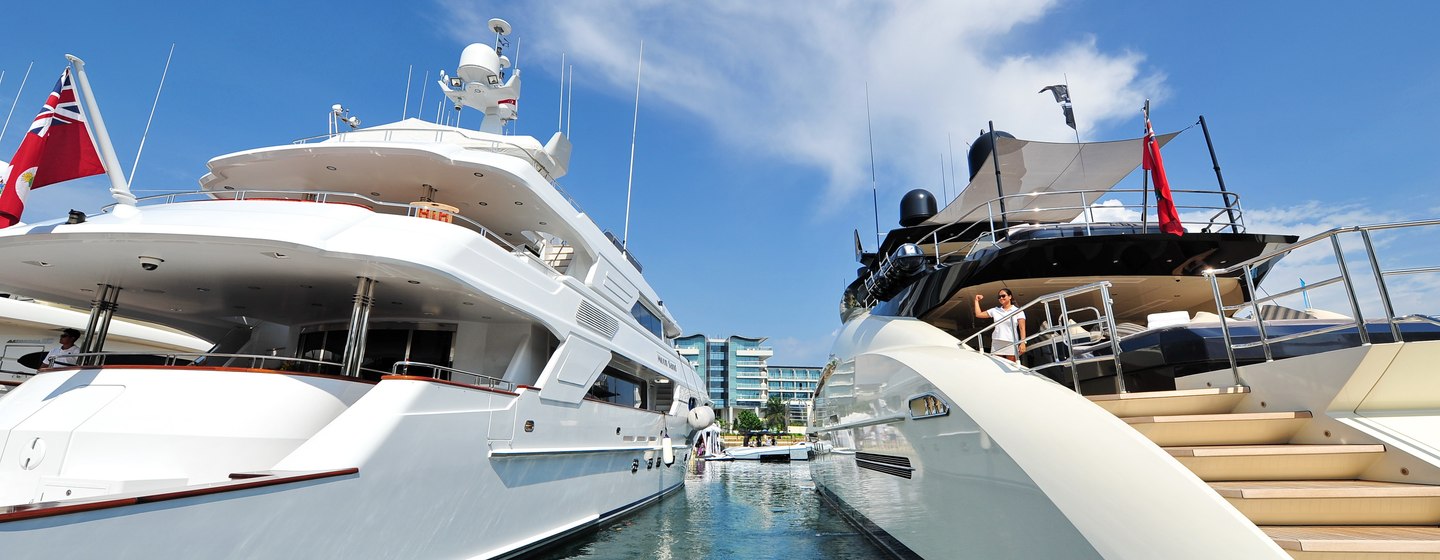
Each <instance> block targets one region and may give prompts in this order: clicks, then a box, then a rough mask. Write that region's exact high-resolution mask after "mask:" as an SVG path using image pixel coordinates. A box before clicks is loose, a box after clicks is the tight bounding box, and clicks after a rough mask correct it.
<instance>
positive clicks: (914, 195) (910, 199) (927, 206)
mask: <svg viewBox="0 0 1440 560" xmlns="http://www.w3.org/2000/svg"><path fill="white" fill-rule="evenodd" d="M935 212H936V209H935V195H933V194H930V191H927V190H925V189H915V190H913V191H910V192H908V193H905V197H904V198H901V199H900V225H901V226H904V227H910V226H918V225H920V224H921V223H922V222H924V221H925V220H928V219H930V217H931V216H934V215H935Z"/></svg>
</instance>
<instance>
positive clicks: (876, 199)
mask: <svg viewBox="0 0 1440 560" xmlns="http://www.w3.org/2000/svg"><path fill="white" fill-rule="evenodd" d="M865 133H866V134H867V135H869V137H870V203H871V205H872V206H873V207H874V208H875V252H877V253H878V252H880V244H881V243H882V242H883V241H884V240H883V239H881V238H880V189H879V187H877V186H876V185H875V131H874V130H873V129H871V127H870V82H865Z"/></svg>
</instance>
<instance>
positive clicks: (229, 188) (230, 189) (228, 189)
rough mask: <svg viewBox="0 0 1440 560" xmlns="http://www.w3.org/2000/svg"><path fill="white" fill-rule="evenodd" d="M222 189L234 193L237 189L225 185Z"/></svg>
mask: <svg viewBox="0 0 1440 560" xmlns="http://www.w3.org/2000/svg"><path fill="white" fill-rule="evenodd" d="M221 188H223V189H225V190H227V191H233V190H235V187H232V186H230V185H225V186H224V187H221Z"/></svg>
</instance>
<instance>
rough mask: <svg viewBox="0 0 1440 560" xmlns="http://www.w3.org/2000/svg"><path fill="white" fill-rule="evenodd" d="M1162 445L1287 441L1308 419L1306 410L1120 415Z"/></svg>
mask: <svg viewBox="0 0 1440 560" xmlns="http://www.w3.org/2000/svg"><path fill="white" fill-rule="evenodd" d="M1123 420H1124V421H1125V422H1126V423H1127V424H1130V426H1131V427H1133V428H1135V429H1136V430H1137V431H1139V432H1140V433H1141V434H1144V435H1145V437H1147V438H1150V441H1153V442H1155V443H1156V444H1157V445H1160V446H1162V447H1170V446H1179V445H1187V446H1194V445H1262V444H1278V443H1285V442H1287V441H1290V438H1291V437H1294V435H1295V432H1297V431H1299V430H1300V428H1301V427H1302V426H1304V425H1305V423H1306V422H1308V421H1309V420H1310V413H1309V412H1307V411H1294V412H1245V413H1233V414H1186V415H1176V416H1137V417H1133V418H1123Z"/></svg>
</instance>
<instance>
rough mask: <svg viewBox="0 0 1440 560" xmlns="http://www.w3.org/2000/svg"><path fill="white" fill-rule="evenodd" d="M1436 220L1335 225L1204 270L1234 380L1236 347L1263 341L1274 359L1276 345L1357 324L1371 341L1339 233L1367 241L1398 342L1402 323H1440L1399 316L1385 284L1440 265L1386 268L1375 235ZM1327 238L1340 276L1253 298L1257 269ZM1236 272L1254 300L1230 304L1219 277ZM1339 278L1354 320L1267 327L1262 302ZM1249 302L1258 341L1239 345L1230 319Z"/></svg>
mask: <svg viewBox="0 0 1440 560" xmlns="http://www.w3.org/2000/svg"><path fill="white" fill-rule="evenodd" d="M1436 225H1440V220H1418V221H1408V222H1390V223H1383V224H1373V225H1364V226H1350V227H1339V228H1333V229H1330V230H1328V231H1325V232H1322V233H1319V234H1316V235H1313V236H1311V237H1307V238H1305V239H1302V240H1300V241H1297V242H1295V243H1292V244H1289V245H1286V246H1284V247H1281V248H1278V249H1275V250H1272V251H1267V252H1265V253H1262V254H1260V255H1258V256H1256V257H1254V258H1251V259H1249V260H1246V261H1244V262H1240V263H1236V264H1234V265H1231V266H1229V267H1227V268H1222V269H1218V270H1207V271H1205V274H1207V275H1208V276H1209V277H1210V289H1211V293H1212V296H1213V297H1214V299H1215V309H1216V311H1217V312H1218V314H1219V315H1220V332H1221V334H1222V335H1223V336H1224V338H1225V354H1226V358H1227V359H1228V360H1229V362H1230V371H1231V373H1232V374H1233V375H1234V377H1235V384H1236V385H1241V384H1243V383H1242V380H1241V378H1240V367H1239V364H1238V363H1237V361H1236V359H1235V351H1236V350H1240V349H1245V348H1254V347H1255V346H1260V347H1261V348H1262V349H1263V351H1264V355H1265V361H1267V362H1270V361H1274V360H1275V356H1274V353H1273V351H1272V349H1271V345H1272V344H1277V343H1280V342H1286V341H1290V340H1296V339H1301V338H1306V337H1311V336H1317V335H1321V334H1326V333H1331V332H1335V331H1341V330H1348V329H1352V328H1353V329H1355V331H1356V334H1357V335H1358V337H1359V340H1360V344H1361V345H1367V344H1370V333H1369V332H1368V330H1367V329H1366V327H1365V317H1364V315H1363V314H1362V313H1361V310H1360V297H1359V294H1357V292H1356V289H1355V281H1354V279H1353V278H1352V276H1351V274H1350V269H1349V266H1348V265H1347V264H1346V262H1345V254H1344V250H1343V249H1342V248H1341V247H1340V236H1341V235H1343V234H1351V233H1355V234H1359V236H1360V239H1361V241H1362V242H1363V247H1364V253H1365V256H1366V258H1367V260H1368V261H1369V262H1368V264H1369V266H1370V271H1371V273H1372V274H1373V275H1374V277H1375V290H1376V293H1375V294H1374V295H1376V296H1377V297H1378V299H1379V301H1380V305H1381V308H1382V309H1383V310H1384V313H1385V324H1386V326H1387V327H1388V328H1389V329H1390V335H1391V337H1393V340H1394V341H1395V342H1404V337H1403V336H1402V335H1401V333H1400V323H1413V322H1427V323H1431V324H1440V322H1437V321H1436V320H1435V319H1434V318H1431V317H1426V316H1422V315H1407V316H1404V317H1397V316H1396V315H1395V307H1394V305H1393V304H1392V302H1391V299H1390V290H1389V287H1388V284H1387V283H1386V279H1387V278H1391V277H1395V276H1405V275H1411V274H1427V273H1436V272H1440V266H1422V267H1412V268H1397V269H1392V270H1385V269H1383V268H1381V266H1380V260H1379V256H1378V255H1377V254H1376V252H1375V244H1374V242H1373V241H1372V240H1371V238H1370V232H1373V231H1387V230H1410V231H1413V230H1415V229H1419V228H1424V227H1429V226H1436ZM1325 241H1329V242H1330V247H1331V250H1332V251H1333V253H1334V259H1335V266H1336V268H1337V269H1338V270H1339V273H1338V275H1336V276H1334V277H1330V278H1326V279H1324V280H1320V281H1318V282H1311V283H1306V284H1304V285H1302V286H1300V287H1298V288H1295V289H1291V290H1286V291H1283V292H1279V293H1276V294H1271V295H1267V296H1265V297H1254V296H1255V294H1256V291H1255V284H1254V280H1253V278H1254V274H1253V273H1254V271H1255V269H1256V268H1258V267H1264V266H1270V265H1271V263H1272V262H1273V261H1276V260H1278V259H1280V258H1281V257H1284V256H1285V255H1289V254H1290V253H1293V252H1295V251H1296V250H1299V249H1302V248H1304V247H1308V246H1310V245H1315V244H1318V243H1323V242H1325ZM1237 271H1238V272H1240V274H1239V276H1240V277H1241V278H1244V280H1245V287H1246V289H1247V291H1248V293H1249V294H1251V298H1250V300H1249V301H1244V302H1241V303H1238V304H1235V305H1225V303H1224V301H1223V300H1222V299H1221V297H1220V283H1219V278H1220V277H1221V276H1230V275H1232V274H1234V273H1235V272H1237ZM1335 283H1339V284H1341V286H1342V287H1343V289H1344V290H1345V296H1346V299H1347V301H1348V302H1349V305H1350V311H1351V313H1352V316H1351V320H1350V321H1349V322H1346V323H1340V324H1336V325H1330V326H1326V327H1319V328H1315V329H1310V330H1306V331H1301V332H1296V333H1291V334H1287V335H1284V336H1278V337H1274V338H1272V337H1270V336H1269V335H1268V333H1267V332H1266V330H1265V318H1264V317H1263V316H1262V315H1261V313H1260V306H1261V304H1264V303H1269V302H1272V301H1275V300H1278V299H1280V298H1283V297H1286V296H1292V295H1295V294H1299V293H1302V292H1305V291H1308V290H1314V289H1316V288H1320V287H1324V286H1329V285H1332V284H1335ZM1365 295H1367V296H1368V295H1371V294H1368V293H1367V294H1365ZM1247 307H1248V308H1250V310H1251V314H1252V315H1253V317H1254V322H1255V325H1256V332H1257V334H1258V335H1259V340H1257V341H1255V342H1247V343H1242V344H1236V343H1235V342H1234V340H1233V339H1232V338H1231V335H1230V326H1229V323H1230V321H1234V320H1236V319H1233V318H1231V312H1235V311H1240V310H1242V309H1245V308H1247ZM1247 322H1248V321H1247Z"/></svg>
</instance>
